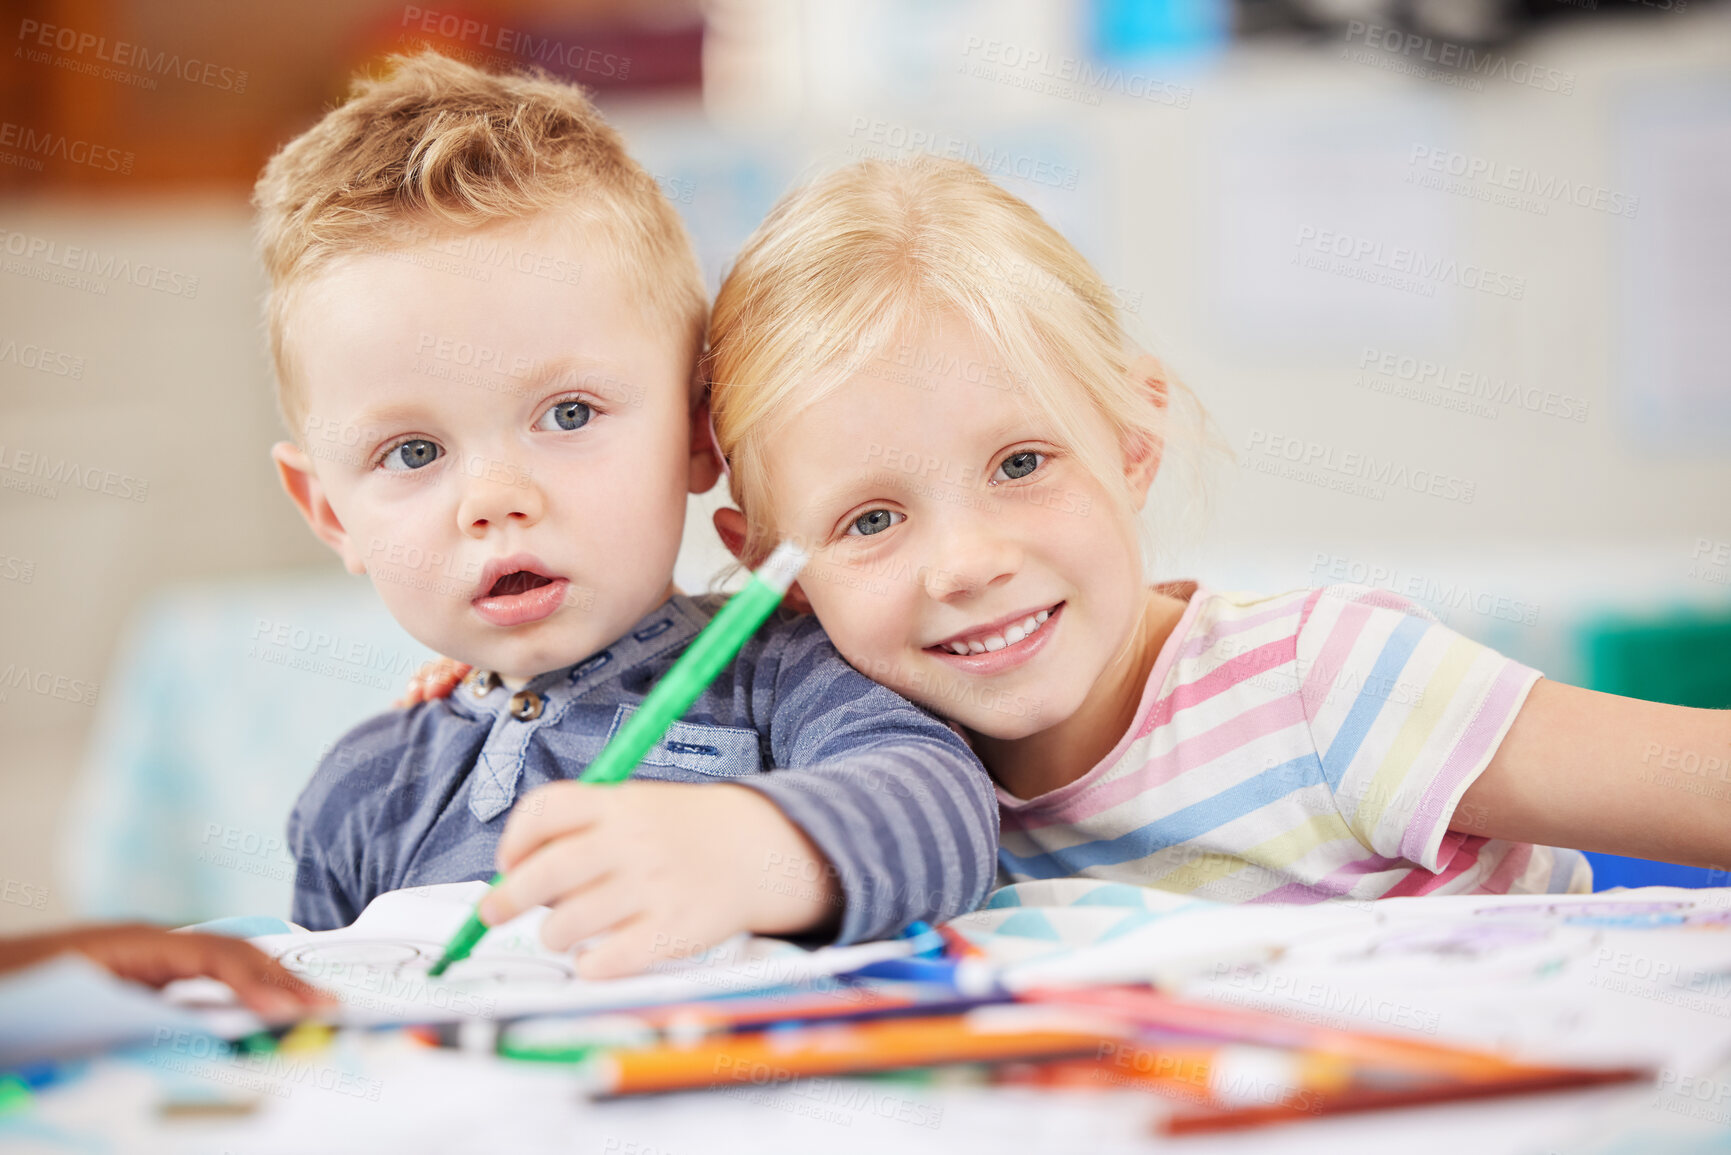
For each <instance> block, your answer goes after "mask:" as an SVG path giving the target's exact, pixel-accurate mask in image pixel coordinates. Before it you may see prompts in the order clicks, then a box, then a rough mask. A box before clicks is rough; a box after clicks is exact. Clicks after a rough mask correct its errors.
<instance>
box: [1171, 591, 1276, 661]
mask: <svg viewBox="0 0 1731 1155" xmlns="http://www.w3.org/2000/svg"><path fill="white" fill-rule="evenodd" d="M1303 609H1304V605H1303V603H1302V602H1297V601H1289V602H1285V603H1283V604H1281V605H1277V606H1275V607H1274V608H1273V609H1267V610H1263V611H1262V612H1261V613H1258V614H1251V615H1250V616H1249V617H1247V618H1239V619H1237V620H1236V621H1230V622H1220V623H1217V624H1216V625H1215V626H1214V628H1213V629H1211V630H1209V631H1208V632H1207V633H1205V634H1197V635H1195V636H1194V637H1191V638H1187V639H1185V642H1184V649H1183V650H1182V651H1181V653H1180V655H1179V656H1180V657H1183V658H1194V657H1196V656H1197V655H1198V654H1200V653H1202V652H1203V651H1204V650H1206V649H1208V648H1209V647H1210V646H1212V645H1213V644H1214V643H1215V642H1216V641H1218V640H1219V639H1221V638H1229V637H1231V636H1232V635H1233V634H1241V633H1243V632H1244V631H1245V630H1253V629H1255V628H1256V627H1257V626H1260V625H1262V624H1264V623H1266V622H1272V621H1278V620H1279V619H1281V618H1284V617H1291V616H1293V615H1295V614H1298V613H1300V612H1302V611H1303ZM1293 632H1294V633H1295V634H1296V633H1297V632H1298V631H1297V629H1296V627H1295V628H1294V630H1293Z"/></svg>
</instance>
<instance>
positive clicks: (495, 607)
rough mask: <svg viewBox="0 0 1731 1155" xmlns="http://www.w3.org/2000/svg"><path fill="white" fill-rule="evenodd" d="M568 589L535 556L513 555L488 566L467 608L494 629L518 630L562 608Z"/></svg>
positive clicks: (489, 563)
mask: <svg viewBox="0 0 1731 1155" xmlns="http://www.w3.org/2000/svg"><path fill="white" fill-rule="evenodd" d="M570 588H571V582H570V580H569V579H567V578H562V577H555V576H553V575H552V574H550V573H549V572H548V571H547V567H546V566H544V565H542V564H541V560H540V559H539V558H537V557H535V555H533V554H527V553H516V554H512V555H511V556H510V557H501V558H493V559H492V560H491V561H489V562H487V564H486V565H485V566H484V567H483V568H482V570H481V580H480V582H479V583H478V592H477V593H476V595H475V597H474V598H473V599H472V600H471V601H470V603H469V604H470V605H472V606H474V607H475V612H476V613H477V614H479V615H480V616H481V618H482V619H483V620H484V621H487V622H490V623H492V624H493V625H495V626H520V625H523V624H525V623H528V622H537V621H540V620H541V619H542V618H544V617H547V616H548V615H549V614H551V613H552V612H553V611H554V610H557V609H558V608H559V607H560V606H562V605H564V604H565V594H566V592H567V591H568V590H569V589H570Z"/></svg>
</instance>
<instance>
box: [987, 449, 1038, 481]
mask: <svg viewBox="0 0 1731 1155" xmlns="http://www.w3.org/2000/svg"><path fill="white" fill-rule="evenodd" d="M1044 456H1045V455H1044V454H1040V453H1035V452H1034V451H1033V450H1031V449H1024V450H1022V451H1021V452H1020V453H1012V454H1010V455H1009V456H1008V457H1006V458H1004V459H1003V460H1002V461H1000V462H998V470H997V472H998V473H1000V474H1002V475H1003V480H1005V481H1015V480H1016V479H1017V478H1022V477H1026V476H1028V474H1030V473H1032V472H1034V470H1036V469H1038V468H1040V462H1041V460H1042V459H1043V458H1044ZM992 480H993V481H996V480H998V478H997V477H996V476H994V477H993V478H992Z"/></svg>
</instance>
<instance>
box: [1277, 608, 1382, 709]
mask: <svg viewBox="0 0 1731 1155" xmlns="http://www.w3.org/2000/svg"><path fill="white" fill-rule="evenodd" d="M1370 618H1371V612H1370V607H1369V606H1365V605H1360V604H1359V603H1357V602H1351V603H1349V604H1348V605H1347V606H1346V607H1345V608H1344V609H1342V610H1341V611H1340V618H1339V619H1338V620H1337V621H1336V622H1335V624H1334V628H1333V629H1332V630H1330V631H1329V634H1328V641H1326V642H1324V643H1323V646H1322V653H1321V655H1319V656H1318V657H1317V659H1316V664H1315V665H1314V666H1312V667H1310V671H1309V673H1308V674H1306V675H1305V679H1304V688H1303V690H1301V691H1300V696H1301V697H1302V698H1303V700H1304V712H1305V714H1306V715H1307V716H1308V717H1312V718H1314V717H1315V716H1316V712H1317V708H1318V707H1320V706H1321V705H1322V703H1323V702H1324V701H1326V700H1327V698H1328V695H1329V693H1330V691H1332V690H1333V689H1334V679H1335V678H1336V677H1338V676H1339V674H1340V672H1341V671H1342V670H1343V669H1345V668H1346V659H1347V656H1348V655H1349V654H1351V653H1352V647H1353V646H1354V645H1356V644H1357V642H1358V637H1359V635H1360V634H1362V633H1364V627H1365V623H1367V622H1369V621H1370ZM1303 628H1304V627H1303V626H1302V625H1300V626H1299V629H1300V630H1302V629H1303ZM1297 648H1298V647H1297V645H1296V635H1294V646H1293V651H1294V653H1296V652H1297Z"/></svg>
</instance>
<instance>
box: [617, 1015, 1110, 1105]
mask: <svg viewBox="0 0 1731 1155" xmlns="http://www.w3.org/2000/svg"><path fill="white" fill-rule="evenodd" d="M1123 1038H1124V1033H1123V1029H1122V1028H1121V1027H1120V1026H1118V1025H1117V1024H1114V1023H1112V1022H1110V1021H1106V1020H1101V1019H1096V1018H1091V1017H1088V1016H1082V1015H1077V1014H1065V1013H1057V1014H1054V1013H1053V1009H1052V1008H1050V1007H1025V1006H1014V1005H1005V1006H997V1007H986V1008H981V1009H979V1010H974V1011H969V1012H967V1013H966V1014H960V1015H938V1016H933V1017H931V1018H921V1019H888V1020H884V1021H881V1022H868V1023H858V1024H850V1025H825V1026H814V1027H796V1028H791V1029H788V1030H782V1031H770V1032H767V1033H760V1034H750V1035H726V1036H720V1037H715V1038H709V1039H703V1040H700V1041H698V1042H697V1043H696V1044H695V1045H690V1046H678V1045H663V1046H656V1047H645V1048H640V1049H633V1050H618V1051H612V1052H609V1053H607V1054H605V1055H602V1056H599V1057H597V1058H596V1059H595V1060H594V1062H593V1063H591V1064H590V1065H589V1067H588V1070H587V1075H588V1078H589V1081H590V1084H591V1087H592V1089H593V1091H594V1093H595V1094H597V1095H601V1096H620V1095H642V1094H649V1093H654V1092H659V1091H682V1090H689V1089H691V1088H696V1087H714V1086H728V1085H737V1084H751V1085H756V1086H762V1085H766V1084H773V1083H783V1082H787V1081H789V1080H792V1079H797V1078H802V1077H805V1076H811V1075H848V1074H855V1073H861V1072H867V1071H889V1070H895V1069H898V1068H902V1067H927V1066H935V1065H939V1064H944V1063H968V1062H988V1063H991V1062H1004V1061H1007V1060H1011V1059H1046V1058H1058V1057H1061V1056H1070V1055H1098V1054H1100V1053H1101V1052H1102V1049H1103V1048H1106V1047H1110V1046H1114V1045H1117V1044H1118V1043H1119V1042H1121V1041H1122V1040H1123Z"/></svg>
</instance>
